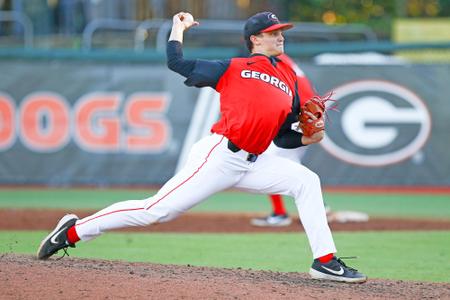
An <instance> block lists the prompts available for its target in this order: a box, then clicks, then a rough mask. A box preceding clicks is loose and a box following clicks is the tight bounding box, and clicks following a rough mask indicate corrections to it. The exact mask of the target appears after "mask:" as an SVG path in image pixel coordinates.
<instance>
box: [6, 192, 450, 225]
mask: <svg viewBox="0 0 450 300" xmlns="http://www.w3.org/2000/svg"><path fill="white" fill-rule="evenodd" d="M154 193H155V190H126V189H123V190H122V189H91V190H89V189H24V190H20V189H0V208H6V207H13V208H20V207H32V208H64V209H76V208H81V209H83V208H85V209H101V208H104V207H106V206H108V205H110V204H112V203H114V202H117V201H123V200H131V199H144V198H146V197H149V196H151V195H153V194H154ZM324 199H325V201H326V202H327V203H328V204H329V205H330V206H331V207H332V209H333V210H357V211H363V212H366V213H368V214H369V215H371V216H393V217H398V216H401V217H424V218H446V219H450V195H420V194H419V195H414V194H388V193H386V194H356V193H355V194H351V193H349V194H343V193H325V194H324ZM286 207H287V209H288V211H289V212H291V213H296V208H295V205H294V203H293V201H292V199H290V198H288V199H287V201H286ZM270 209H271V208H270V204H269V201H268V200H267V197H266V196H265V195H255V194H248V193H241V192H237V191H230V192H222V193H218V194H216V195H214V196H212V197H210V198H209V199H207V200H206V201H204V202H203V203H201V204H200V205H198V206H196V207H194V208H193V209H192V211H222V212H269V211H270Z"/></svg>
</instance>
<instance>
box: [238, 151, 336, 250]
mask: <svg viewBox="0 0 450 300" xmlns="http://www.w3.org/2000/svg"><path fill="white" fill-rule="evenodd" d="M236 188H239V189H243V190H246V191H250V192H254V193H264V194H282V195H288V196H292V197H293V198H294V199H295V204H296V206H297V209H298V213H299V216H300V219H301V222H302V224H303V227H304V228H305V232H306V234H307V236H308V239H309V243H310V246H311V250H312V252H313V256H314V258H318V257H321V256H323V255H326V254H329V253H335V252H336V247H335V245H334V241H333V237H332V235H331V231H330V228H329V226H328V222H327V218H326V213H325V208H324V204H323V198H322V191H321V186H320V179H319V177H318V176H317V175H316V174H315V173H314V172H312V171H311V170H309V169H308V168H306V167H305V166H303V165H301V164H299V163H295V162H292V161H290V160H288V159H284V158H281V157H279V156H275V155H270V154H269V155H265V154H263V155H261V156H260V157H259V158H258V160H257V161H256V162H255V164H254V165H253V168H252V169H251V170H250V171H248V172H247V174H246V175H245V176H244V177H243V178H242V179H241V181H239V182H238V183H237V184H236Z"/></svg>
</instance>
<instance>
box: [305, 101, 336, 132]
mask: <svg viewBox="0 0 450 300" xmlns="http://www.w3.org/2000/svg"><path fill="white" fill-rule="evenodd" d="M332 94H333V93H330V94H328V95H327V96H324V97H321V96H314V97H312V98H311V99H309V100H307V101H306V102H305V104H304V105H303V106H302V107H301V111H300V115H299V116H298V120H299V121H300V124H299V127H300V129H301V130H302V132H303V135H304V136H307V137H310V136H312V135H313V134H314V133H316V132H319V131H321V130H325V117H324V115H325V114H326V112H325V110H326V106H325V103H326V102H327V101H335V100H333V99H331V96H332Z"/></svg>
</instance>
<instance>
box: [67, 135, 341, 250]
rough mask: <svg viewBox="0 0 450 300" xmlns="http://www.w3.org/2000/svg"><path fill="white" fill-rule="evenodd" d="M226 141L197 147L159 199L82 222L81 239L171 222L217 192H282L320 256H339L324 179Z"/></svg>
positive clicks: (213, 138) (213, 139) (116, 207)
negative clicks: (250, 157)
mask: <svg viewBox="0 0 450 300" xmlns="http://www.w3.org/2000/svg"><path fill="white" fill-rule="evenodd" d="M227 145H228V140H227V138H226V137H224V136H222V135H218V134H212V135H210V136H207V137H205V138H203V139H201V140H200V141H198V142H197V143H196V144H194V146H193V147H192V149H191V152H190V154H189V158H188V160H187V163H186V165H185V166H184V167H183V169H182V170H181V171H180V172H178V173H177V174H176V175H175V176H174V177H172V179H170V180H169V181H168V182H167V183H166V184H165V185H164V186H163V187H162V188H161V189H160V190H159V191H158V192H157V194H156V195H154V196H152V197H150V198H147V199H144V200H129V201H123V202H118V203H115V204H113V205H111V206H109V207H107V208H105V209H103V210H101V211H99V212H97V213H95V214H93V215H91V216H88V217H86V218H83V219H80V220H78V221H77V223H76V227H75V229H76V231H77V234H78V236H79V237H80V239H81V240H83V241H87V240H90V239H92V238H94V237H97V236H99V235H100V234H102V233H103V232H105V231H109V230H113V229H118V228H124V227H130V226H146V225H149V224H153V223H159V222H167V221H170V220H172V219H174V218H176V217H177V216H179V215H180V214H182V213H184V212H185V211H187V210H188V209H190V208H191V207H193V206H194V205H196V204H198V203H200V202H202V201H204V200H205V199H207V198H208V197H209V196H211V195H212V194H214V193H216V192H219V191H222V190H224V189H227V188H231V187H234V188H237V189H240V190H243V191H249V192H252V193H262V194H281V195H287V196H291V197H293V198H294V199H295V204H296V206H297V209H298V212H299V216H300V219H301V221H302V224H303V227H304V228H305V231H306V235H307V237H308V240H309V243H310V246H311V250H312V253H313V257H314V258H318V257H321V256H323V255H326V254H328V253H335V252H336V248H335V245H334V242H333V238H332V235H331V231H330V228H329V227H328V222H327V218H326V213H325V209H324V205H323V199H322V192H321V187H320V180H319V177H318V176H317V175H316V174H315V173H314V172H312V171H311V170H309V169H308V168H306V167H305V166H303V165H300V164H299V163H297V162H293V161H290V160H288V159H285V158H282V157H279V156H276V155H271V154H266V153H264V154H262V155H260V156H259V157H258V159H257V160H256V161H255V162H250V161H247V155H248V153H247V152H245V151H243V150H241V151H238V152H236V153H233V152H232V151H230V150H229V149H228V147H227Z"/></svg>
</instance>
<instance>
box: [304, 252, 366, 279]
mask: <svg viewBox="0 0 450 300" xmlns="http://www.w3.org/2000/svg"><path fill="white" fill-rule="evenodd" d="M309 275H311V277H312V278H314V279H322V280H333V281H342V282H350V283H358V282H359V283H360V282H364V281H366V280H367V276H366V275H364V274H362V273H359V272H358V270H355V269H353V268H350V267H347V266H346V265H345V263H344V262H343V261H342V260H341V259H340V258H337V257H336V256H333V259H331V261H329V262H328V263H325V264H324V263H321V262H320V261H319V260H318V259H315V260H314V262H313V264H312V266H311V269H309Z"/></svg>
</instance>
